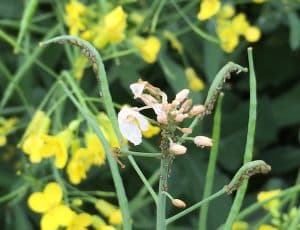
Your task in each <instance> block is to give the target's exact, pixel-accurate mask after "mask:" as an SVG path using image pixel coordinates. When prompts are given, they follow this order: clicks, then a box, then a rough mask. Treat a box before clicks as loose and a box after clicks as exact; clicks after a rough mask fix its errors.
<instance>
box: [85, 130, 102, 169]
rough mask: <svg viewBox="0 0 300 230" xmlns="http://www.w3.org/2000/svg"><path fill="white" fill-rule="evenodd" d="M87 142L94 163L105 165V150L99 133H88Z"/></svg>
mask: <svg viewBox="0 0 300 230" xmlns="http://www.w3.org/2000/svg"><path fill="white" fill-rule="evenodd" d="M85 143H86V146H87V149H88V151H89V157H90V161H91V162H92V164H95V165H103V164H104V163H105V151H104V147H103V145H102V143H101V142H100V140H99V138H98V137H97V135H96V134H95V133H86V135H85Z"/></svg>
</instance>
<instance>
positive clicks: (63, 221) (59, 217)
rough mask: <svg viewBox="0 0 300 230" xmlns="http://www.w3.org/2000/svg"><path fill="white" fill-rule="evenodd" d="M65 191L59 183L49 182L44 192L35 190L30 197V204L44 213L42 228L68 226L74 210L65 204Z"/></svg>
mask: <svg viewBox="0 0 300 230" xmlns="http://www.w3.org/2000/svg"><path fill="white" fill-rule="evenodd" d="M62 196H63V192H62V189H61V187H60V185H59V184H57V183H55V182H51V183H48V184H47V185H46V187H45V188H44V190H43V191H42V192H35V193H33V194H31V195H30V196H29V198H28V206H29V207H30V208H31V209H32V210H33V211H35V212H38V213H43V216H42V219H41V229H42V230H56V229H57V228H58V227H59V226H68V225H69V224H70V222H71V220H72V219H73V216H74V212H73V211H72V210H71V209H70V208H69V207H68V206H65V205H63V204H61V202H62Z"/></svg>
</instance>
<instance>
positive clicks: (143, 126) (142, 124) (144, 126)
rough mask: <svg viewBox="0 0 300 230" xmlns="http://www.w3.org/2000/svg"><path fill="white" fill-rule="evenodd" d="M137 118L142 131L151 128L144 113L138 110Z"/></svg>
mask: <svg viewBox="0 0 300 230" xmlns="http://www.w3.org/2000/svg"><path fill="white" fill-rule="evenodd" d="M136 118H137V120H138V122H139V125H140V128H141V130H142V131H146V130H148V129H149V122H148V120H147V119H146V118H145V117H144V116H143V115H142V114H140V113H138V112H137V114H136Z"/></svg>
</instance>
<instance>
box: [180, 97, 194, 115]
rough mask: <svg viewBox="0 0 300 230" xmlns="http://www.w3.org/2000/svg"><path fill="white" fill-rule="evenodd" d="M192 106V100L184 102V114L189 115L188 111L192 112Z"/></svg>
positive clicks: (182, 107) (182, 108)
mask: <svg viewBox="0 0 300 230" xmlns="http://www.w3.org/2000/svg"><path fill="white" fill-rule="evenodd" d="M192 105H193V100H192V99H188V100H186V101H185V102H183V104H182V106H181V110H182V112H183V113H187V112H188V111H190V109H191V108H192Z"/></svg>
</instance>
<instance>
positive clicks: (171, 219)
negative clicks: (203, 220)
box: [166, 189, 225, 224]
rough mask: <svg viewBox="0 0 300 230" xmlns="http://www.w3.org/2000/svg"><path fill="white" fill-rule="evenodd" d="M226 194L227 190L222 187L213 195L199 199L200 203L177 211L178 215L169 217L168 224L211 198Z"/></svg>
mask: <svg viewBox="0 0 300 230" xmlns="http://www.w3.org/2000/svg"><path fill="white" fill-rule="evenodd" d="M224 194H225V190H224V189H221V190H220V191H218V192H216V193H214V194H213V195H211V196H210V197H207V198H206V199H204V200H201V201H199V202H198V203H196V204H194V205H193V206H191V207H189V208H187V209H185V210H183V211H182V212H180V213H177V214H176V215H174V216H172V217H170V218H168V219H167V221H166V224H170V223H172V222H174V221H175V220H177V219H179V218H181V217H183V216H185V215H187V214H188V213H190V212H192V211H194V210H196V209H198V208H199V207H201V205H203V204H206V203H207V202H210V201H211V200H214V199H216V198H218V197H219V196H222V195H224Z"/></svg>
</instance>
